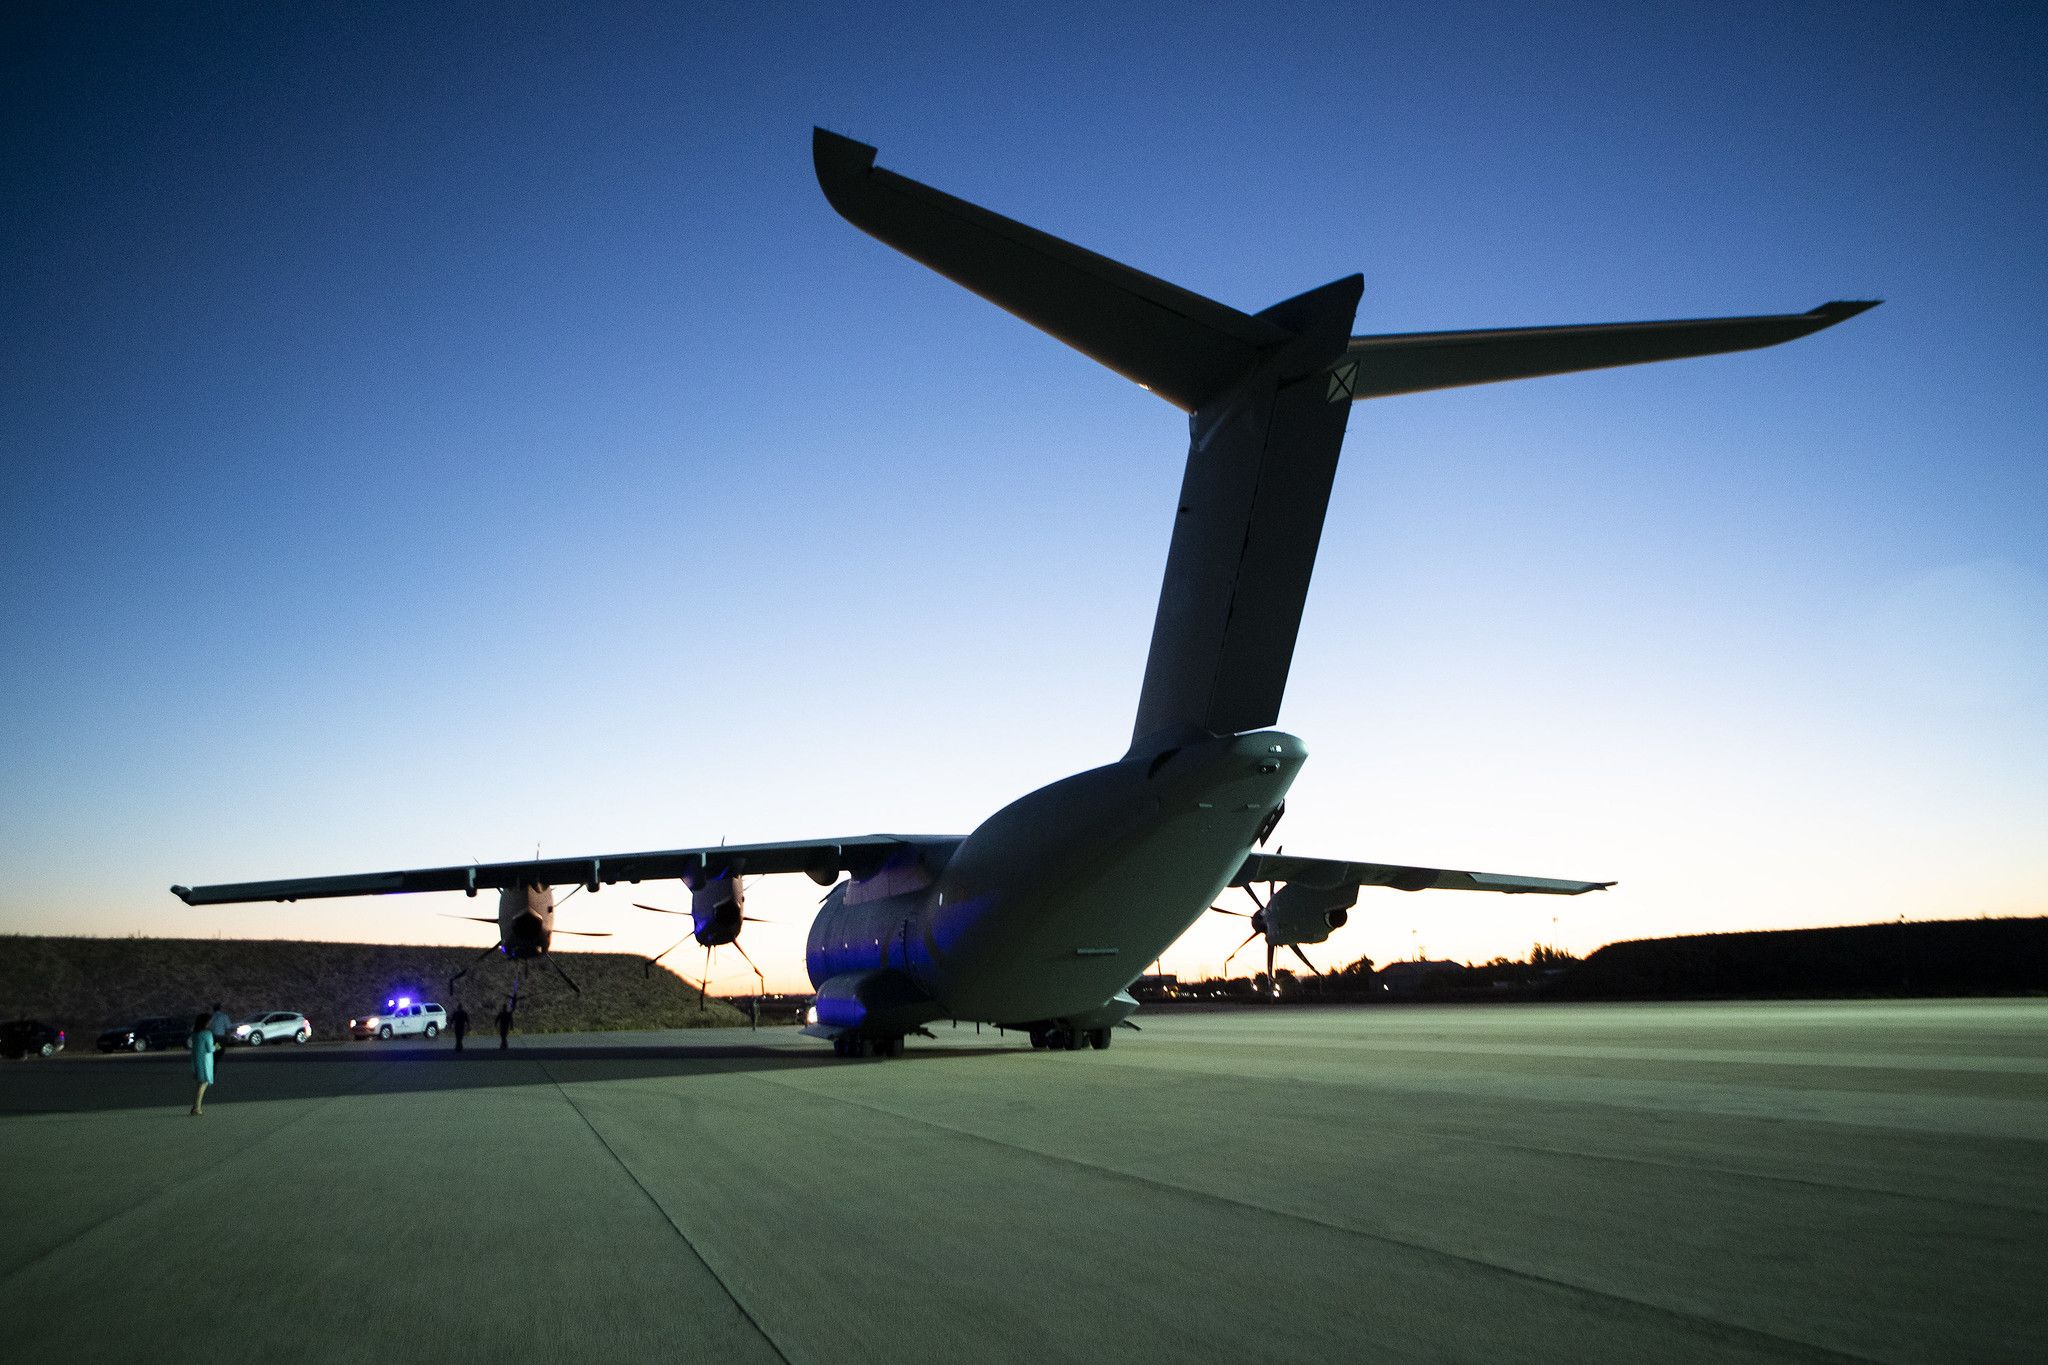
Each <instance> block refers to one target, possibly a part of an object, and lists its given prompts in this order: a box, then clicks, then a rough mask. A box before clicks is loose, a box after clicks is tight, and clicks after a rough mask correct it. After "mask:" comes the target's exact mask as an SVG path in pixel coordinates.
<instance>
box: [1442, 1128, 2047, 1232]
mask: <svg viewBox="0 0 2048 1365" xmlns="http://www.w3.org/2000/svg"><path fill="white" fill-rule="evenodd" d="M1434 1136H1436V1137H1440V1138H1442V1139H1444V1140H1445V1141H1448V1142H1467V1143H1471V1144H1472V1145H1474V1146H1478V1147H1500V1148H1503V1149H1505V1150H1507V1151H1511V1152H1541V1153H1543V1154H1545V1155H1547V1156H1563V1157H1576V1158H1579V1159H1581V1160H1585V1161H1613V1162H1618V1163H1620V1164H1622V1165H1627V1166H1654V1167H1657V1168H1659V1169H1661V1170H1667V1171H1688V1172H1690V1171H1706V1172H1708V1173H1710V1174H1713V1175H1725V1176H1730V1177H1732V1178H1734V1179H1737V1180H1761V1181H1772V1182H1776V1183H1779V1184H1784V1185H1798V1186H1801V1187H1803V1188H1805V1189H1809V1190H1833V1191H1837V1192H1839V1193H1844V1194H1868V1195H1874V1196H1876V1197H1878V1198H1881V1199H1904V1200H1909V1201H1912V1202H1914V1203H1922V1204H1952V1205H1954V1206H1956V1207H1957V1208H1964V1209H1983V1210H1984V1211H1986V1212H1987V1213H2026V1214H2034V1215H2036V1216H2039V1215H2041V1214H2043V1213H2044V1212H2048V1210H2043V1209H2037V1208H2033V1207H2031V1206H2026V1205H2018V1204H1993V1203H1990V1202H1988V1201H1986V1200H1981V1199H1958V1198H1956V1197H1955V1196H1953V1195H1946V1194H1914V1193H1913V1192H1911V1191H1910V1190H1884V1189H1879V1188H1877V1187H1876V1186H1875V1185H1843V1184H1837V1183H1835V1182H1833V1181H1827V1180H1807V1179H1804V1178H1802V1177H1800V1176H1796V1175H1772V1174H1770V1173H1768V1172H1765V1171H1743V1170H1737V1169H1736V1168H1735V1167H1733V1166H1707V1165H1702V1164H1701V1163H1699V1162H1696V1161H1695V1162H1684V1161H1664V1160H1660V1159H1659V1158H1657V1157H1653V1156H1622V1155H1620V1154H1619V1153H1615V1152H1582V1151H1579V1150H1577V1149H1575V1148H1571V1147H1543V1146H1539V1145H1537V1144H1535V1143H1532V1142H1508V1141H1505V1140H1503V1139H1500V1138H1483V1137H1473V1136H1471V1135H1470V1134H1468V1133H1438V1134H1435V1135H1434Z"/></svg>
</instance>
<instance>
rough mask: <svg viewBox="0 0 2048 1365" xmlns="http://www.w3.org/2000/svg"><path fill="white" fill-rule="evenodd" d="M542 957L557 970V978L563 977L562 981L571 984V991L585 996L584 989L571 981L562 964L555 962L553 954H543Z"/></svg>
mask: <svg viewBox="0 0 2048 1365" xmlns="http://www.w3.org/2000/svg"><path fill="white" fill-rule="evenodd" d="M541 956H542V957H544V958H546V959H547V960H548V965H549V966H550V967H553V968H554V969H555V975H556V976H559V977H561V978H562V980H564V981H567V982H568V983H569V989H570V990H572V991H574V992H576V994H578V995H581V994H583V988H582V987H581V986H579V985H577V984H576V983H575V982H574V981H570V980H569V974H568V973H567V972H565V971H563V970H562V964H561V963H559V962H557V961H555V955H554V954H553V953H542V954H541Z"/></svg>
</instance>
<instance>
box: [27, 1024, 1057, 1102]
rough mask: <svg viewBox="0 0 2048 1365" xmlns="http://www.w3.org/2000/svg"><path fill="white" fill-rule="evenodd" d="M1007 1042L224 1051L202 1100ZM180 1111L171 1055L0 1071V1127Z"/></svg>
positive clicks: (919, 1058) (769, 1064)
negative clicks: (842, 1047) (39, 1118)
mask: <svg viewBox="0 0 2048 1365" xmlns="http://www.w3.org/2000/svg"><path fill="white" fill-rule="evenodd" d="M1026 1050H1027V1049H1025V1048H1023V1047H1022V1046H1021V1045H1020V1044H1019V1043H1016V1042H1012V1043H1009V1044H996V1045H991V1046H970V1047H963V1046H957V1045H955V1046H950V1047H943V1048H936V1047H926V1048H918V1047H917V1046H916V1045H915V1040H912V1045H911V1046H910V1047H909V1048H907V1049H906V1050H905V1051H904V1054H903V1055H902V1056H901V1057H893V1058H887V1059H881V1058H868V1059H865V1060H861V1061H854V1060H849V1059H846V1058H841V1057H835V1056H834V1055H833V1054H832V1051H831V1049H830V1048H829V1047H828V1046H827V1045H825V1044H823V1043H820V1044H819V1045H818V1046H817V1048H816V1050H815V1051H813V1050H811V1049H810V1048H801V1049H799V1048H794V1047H790V1046H787V1045H784V1046H770V1045H767V1044H760V1043H737V1042H735V1043H710V1044H696V1045H692V1046H688V1047H662V1046H658V1045H649V1046H644V1047H633V1046H626V1045H619V1046H597V1047H576V1046H550V1045H548V1044H546V1043H538V1044H528V1045H520V1044H517V1043H515V1044H514V1045H513V1046H512V1047H511V1048H509V1049H507V1050H504V1051H500V1050H499V1049H498V1048H497V1046H496V1045H495V1044H492V1045H490V1046H486V1047H471V1048H469V1049H468V1050H466V1051H464V1052H460V1053H458V1052H456V1051H455V1050H454V1049H453V1048H450V1047H447V1046H445V1045H442V1046H436V1047H431V1048H428V1047H388V1046H376V1045H368V1046H354V1045H347V1046H340V1047H318V1048H312V1049H306V1050H299V1049H293V1050H291V1051H289V1052H287V1051H280V1050H275V1049H271V1050H266V1051H264V1052H261V1053H255V1052H248V1051H241V1050H235V1051H230V1052H228V1053H225V1054H223V1056H222V1057H221V1059H220V1060H219V1061H218V1063H217V1064H216V1065H217V1070H216V1074H215V1081H214V1085H213V1086H212V1088H210V1089H209V1090H208V1091H207V1093H206V1103H207V1106H208V1108H209V1109H211V1108H212V1107H213V1106H215V1105H234V1104H247V1103H255V1102H260V1101H274V1100H314V1099H331V1098H335V1097H339V1096H343V1095H380V1094H416V1093H419V1092H422V1091H433V1090H476V1089H486V1088H496V1087H502V1086H519V1085H556V1084H559V1083H563V1082H584V1081H625V1080H653V1079H667V1080H674V1079H687V1078H690V1077H701V1076H716V1075H725V1074H729V1073H732V1072H760V1071H805V1070H811V1069H813V1068H819V1067H859V1066H916V1065H920V1064H928V1063H934V1062H939V1061H943V1060H948V1059H961V1058H972V1057H987V1056H992V1055H995V1054H998V1053H1015V1052H1021V1051H1026ZM191 1103H192V1059H191V1058H190V1057H189V1056H188V1055H186V1054H185V1053H181V1052H166V1053H158V1054H152V1055H145V1056H140V1057H135V1056H126V1055H123V1056H111V1057H95V1058H84V1057H80V1058H76V1059H67V1058H62V1057H59V1058H54V1059H51V1060H48V1061H43V1060H39V1059H38V1060H32V1061H27V1062H6V1063H0V1119H10V1118H26V1117H30V1116H34V1115H38V1114H89V1113H100V1112H105V1111H108V1110H118V1109H169V1110H172V1111H175V1112H176V1113H177V1114H179V1115H183V1114H184V1111H185V1109H186V1107H187V1106H189V1105H190V1104H191Z"/></svg>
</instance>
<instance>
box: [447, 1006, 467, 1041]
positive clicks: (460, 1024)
mask: <svg viewBox="0 0 2048 1365" xmlns="http://www.w3.org/2000/svg"><path fill="white" fill-rule="evenodd" d="M448 1027H450V1028H452V1029H454V1030H455V1050H456V1051H457V1052H460V1051H462V1040H463V1039H464V1038H467V1037H468V1036H469V1011H468V1010H466V1009H464V1008H463V1007H462V1002H461V1001H460V1000H458V1001H456V1002H455V1014H454V1016H453V1017H452V1018H450V1019H449V1020H448Z"/></svg>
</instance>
